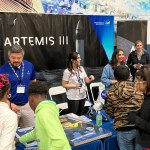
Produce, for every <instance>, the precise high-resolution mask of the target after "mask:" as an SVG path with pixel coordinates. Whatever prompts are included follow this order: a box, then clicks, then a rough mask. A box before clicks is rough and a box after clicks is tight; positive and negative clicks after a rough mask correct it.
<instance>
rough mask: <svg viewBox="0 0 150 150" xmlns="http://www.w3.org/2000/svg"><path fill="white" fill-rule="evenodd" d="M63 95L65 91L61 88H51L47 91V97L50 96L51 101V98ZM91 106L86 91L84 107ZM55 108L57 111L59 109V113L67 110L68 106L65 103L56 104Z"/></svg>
mask: <svg viewBox="0 0 150 150" xmlns="http://www.w3.org/2000/svg"><path fill="white" fill-rule="evenodd" d="M64 93H66V89H65V88H64V87H62V86H56V87H51V88H50V89H49V96H50V98H51V99H52V96H55V95H59V94H64ZM91 105H92V104H91V102H90V100H89V94H88V91H87V100H86V101H85V105H84V106H91ZM57 107H58V108H59V109H61V111H62V110H64V109H67V108H68V104H67V102H63V103H59V104H57Z"/></svg>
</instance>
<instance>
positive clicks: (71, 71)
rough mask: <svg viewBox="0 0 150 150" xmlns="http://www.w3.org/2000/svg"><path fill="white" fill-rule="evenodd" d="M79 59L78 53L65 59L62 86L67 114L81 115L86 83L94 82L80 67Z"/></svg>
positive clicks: (71, 54) (73, 53)
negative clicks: (65, 98) (66, 104)
mask: <svg viewBox="0 0 150 150" xmlns="http://www.w3.org/2000/svg"><path fill="white" fill-rule="evenodd" d="M80 62H81V58H80V54H79V53H78V52H72V53H70V54H69V57H68V59H67V69H65V71H64V73H63V79H62V86H63V87H64V88H66V89H67V102H68V112H69V113H74V114H77V115H82V113H83V109H84V104H85V98H86V90H87V87H86V83H90V82H91V81H93V80H94V76H93V75H90V76H89V77H88V76H87V74H86V72H85V70H84V68H83V67H82V66H80Z"/></svg>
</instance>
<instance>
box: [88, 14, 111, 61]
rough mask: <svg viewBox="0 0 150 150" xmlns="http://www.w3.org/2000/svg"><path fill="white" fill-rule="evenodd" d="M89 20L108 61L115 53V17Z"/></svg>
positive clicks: (97, 17)
mask: <svg viewBox="0 0 150 150" xmlns="http://www.w3.org/2000/svg"><path fill="white" fill-rule="evenodd" d="M89 19H90V21H91V23H92V26H93V28H94V30H95V32H96V34H97V37H98V39H99V41H100V43H101V44H102V46H103V48H104V50H105V52H106V54H107V57H108V59H109V60H110V59H111V56H112V53H113V51H114V17H113V16H101V17H99V16H89Z"/></svg>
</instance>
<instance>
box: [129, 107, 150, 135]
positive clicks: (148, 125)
mask: <svg viewBox="0 0 150 150" xmlns="http://www.w3.org/2000/svg"><path fill="white" fill-rule="evenodd" d="M149 110H150V108H149ZM138 114H139V113H138V112H134V111H132V112H129V114H128V120H129V122H132V123H134V124H135V125H136V126H137V127H138V128H139V129H142V130H143V131H146V132H148V133H150V121H148V120H144V119H143V118H141V117H140V116H139V115H138ZM149 114H150V111H149ZM149 117H150V116H149ZM149 120H150V118H149Z"/></svg>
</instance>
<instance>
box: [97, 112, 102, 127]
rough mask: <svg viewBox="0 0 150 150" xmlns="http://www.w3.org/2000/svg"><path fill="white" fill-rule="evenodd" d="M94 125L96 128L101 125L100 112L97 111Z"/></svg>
mask: <svg viewBox="0 0 150 150" xmlns="http://www.w3.org/2000/svg"><path fill="white" fill-rule="evenodd" d="M96 125H97V126H98V127H100V126H101V125H102V115H101V113H100V111H98V113H97V115H96Z"/></svg>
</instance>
